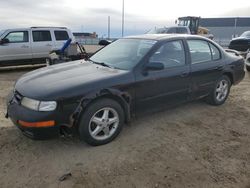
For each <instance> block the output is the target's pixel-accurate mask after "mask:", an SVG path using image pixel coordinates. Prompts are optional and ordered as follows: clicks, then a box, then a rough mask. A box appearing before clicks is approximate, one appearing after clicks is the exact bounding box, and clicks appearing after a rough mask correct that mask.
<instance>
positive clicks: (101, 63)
mask: <svg viewBox="0 0 250 188" xmlns="http://www.w3.org/2000/svg"><path fill="white" fill-rule="evenodd" d="M88 60H89V61H91V62H92V63H94V64H97V65H101V66H103V67H109V68H113V67H111V66H110V65H108V64H106V63H104V62H96V61H93V60H91V59H88Z"/></svg>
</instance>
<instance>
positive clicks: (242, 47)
mask: <svg viewBox="0 0 250 188" xmlns="http://www.w3.org/2000/svg"><path fill="white" fill-rule="evenodd" d="M228 48H229V49H233V50H237V51H239V52H246V51H247V50H249V49H250V31H245V32H244V33H242V35H241V36H240V37H238V38H234V39H233V40H231V42H230V44H229V46H228Z"/></svg>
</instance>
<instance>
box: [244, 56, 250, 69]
mask: <svg viewBox="0 0 250 188" xmlns="http://www.w3.org/2000/svg"><path fill="white" fill-rule="evenodd" d="M245 63H246V69H247V71H250V52H249V53H248V54H247V56H246V61H245Z"/></svg>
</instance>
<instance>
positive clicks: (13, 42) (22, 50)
mask: <svg viewBox="0 0 250 188" xmlns="http://www.w3.org/2000/svg"><path fill="white" fill-rule="evenodd" d="M3 38H5V39H8V40H9V43H5V44H2V45H0V61H12V60H24V59H31V58H32V54H31V46H30V39H29V30H18V31H10V32H9V33H8V34H7V35H6V36H5V37H3Z"/></svg>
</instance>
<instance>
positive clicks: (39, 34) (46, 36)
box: [32, 31, 51, 42]
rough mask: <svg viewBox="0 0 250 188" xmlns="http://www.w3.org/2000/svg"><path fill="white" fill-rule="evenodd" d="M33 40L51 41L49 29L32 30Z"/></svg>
mask: <svg viewBox="0 0 250 188" xmlns="http://www.w3.org/2000/svg"><path fill="white" fill-rule="evenodd" d="M32 35H33V41H34V42H45V41H51V34H50V31H32Z"/></svg>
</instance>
